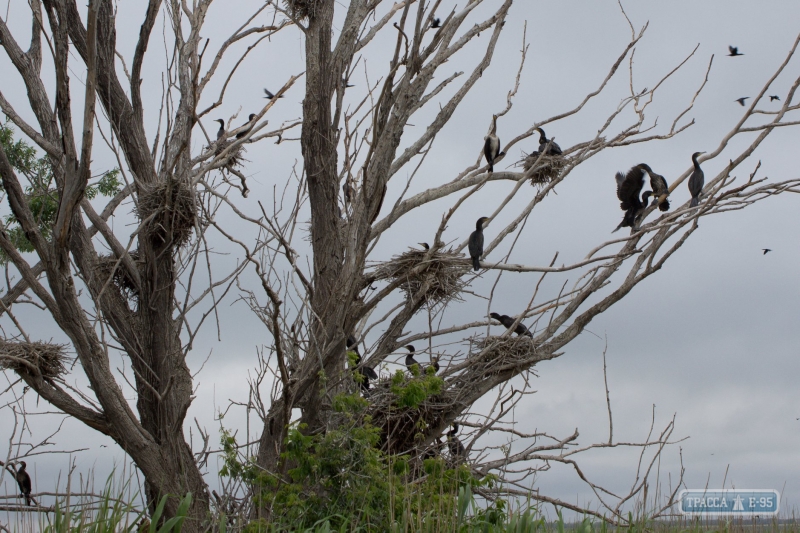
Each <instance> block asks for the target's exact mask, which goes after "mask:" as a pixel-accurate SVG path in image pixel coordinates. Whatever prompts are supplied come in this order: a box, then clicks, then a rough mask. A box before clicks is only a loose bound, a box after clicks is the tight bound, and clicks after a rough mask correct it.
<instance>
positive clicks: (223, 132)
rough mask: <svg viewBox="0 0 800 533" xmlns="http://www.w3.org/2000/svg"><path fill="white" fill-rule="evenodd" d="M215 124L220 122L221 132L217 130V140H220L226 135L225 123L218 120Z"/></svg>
mask: <svg viewBox="0 0 800 533" xmlns="http://www.w3.org/2000/svg"><path fill="white" fill-rule="evenodd" d="M214 122H219V130H217V140H219V139H220V138H222V136H223V135H225V121H224V120H222V119H221V118H218V119H217V120H215V121H214Z"/></svg>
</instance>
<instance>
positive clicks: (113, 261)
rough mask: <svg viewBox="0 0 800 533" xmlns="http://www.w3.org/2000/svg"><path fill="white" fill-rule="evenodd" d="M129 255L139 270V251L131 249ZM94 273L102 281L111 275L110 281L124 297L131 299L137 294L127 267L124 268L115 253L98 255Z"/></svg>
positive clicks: (140, 262)
mask: <svg viewBox="0 0 800 533" xmlns="http://www.w3.org/2000/svg"><path fill="white" fill-rule="evenodd" d="M129 255H130V256H131V259H133V262H134V263H136V266H137V268H139V270H140V272H141V268H140V265H141V264H142V261H141V258H140V257H139V252H138V251H137V250H133V251H132V252H130V254H129ZM118 262H119V264H118ZM95 273H96V275H97V276H98V277H99V278H100V280H101V282H102V283H105V282H106V281H107V280H108V278H109V277H111V283H113V284H114V285H116V286H117V288H119V290H120V292H121V293H122V294H123V295H124V296H125V297H127V298H131V299H132V298H135V297H136V296H137V295H138V290H137V288H136V284H135V283H134V281H133V278H131V276H130V274H129V273H128V269H126V268H125V266H124V265H123V264H122V262H121V261H119V260H118V259H117V257H116V256H115V255H113V254H109V255H101V256H100V257H98V258H97V264H96V265H95Z"/></svg>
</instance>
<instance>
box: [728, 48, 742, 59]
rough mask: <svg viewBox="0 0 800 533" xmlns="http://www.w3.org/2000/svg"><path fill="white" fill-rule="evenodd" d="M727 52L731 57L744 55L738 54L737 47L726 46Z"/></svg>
mask: <svg viewBox="0 0 800 533" xmlns="http://www.w3.org/2000/svg"><path fill="white" fill-rule="evenodd" d="M728 50H730V52H731V53H730V54H728V55H729V56H731V57H736V56H743V55H744V54H740V53H739V47H738V46H728Z"/></svg>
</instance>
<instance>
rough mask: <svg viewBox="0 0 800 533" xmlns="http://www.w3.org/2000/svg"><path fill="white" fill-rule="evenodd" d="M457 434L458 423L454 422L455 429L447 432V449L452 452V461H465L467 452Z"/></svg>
mask: <svg viewBox="0 0 800 533" xmlns="http://www.w3.org/2000/svg"><path fill="white" fill-rule="evenodd" d="M456 433H458V422H453V429H451V430H450V431H448V432H447V449H448V450H450V457H451V459H453V460H457V459H458V460H461V461H463V460H464V459H466V457H467V450H466V448H464V445H463V444H461V441H460V440H459V439H458V437H456Z"/></svg>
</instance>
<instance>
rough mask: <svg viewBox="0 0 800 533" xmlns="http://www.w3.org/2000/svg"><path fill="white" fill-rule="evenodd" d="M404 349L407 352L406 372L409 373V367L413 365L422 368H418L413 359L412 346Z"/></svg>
mask: <svg viewBox="0 0 800 533" xmlns="http://www.w3.org/2000/svg"><path fill="white" fill-rule="evenodd" d="M405 349H406V350H408V355H407V356H406V368H408V371H409V372H411V367H412V366H414V365H417V368H422V367H420V366H419V363H418V362H417V360H416V359H414V346H412V345H411V344H409V345H407V346H406V347H405Z"/></svg>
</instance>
